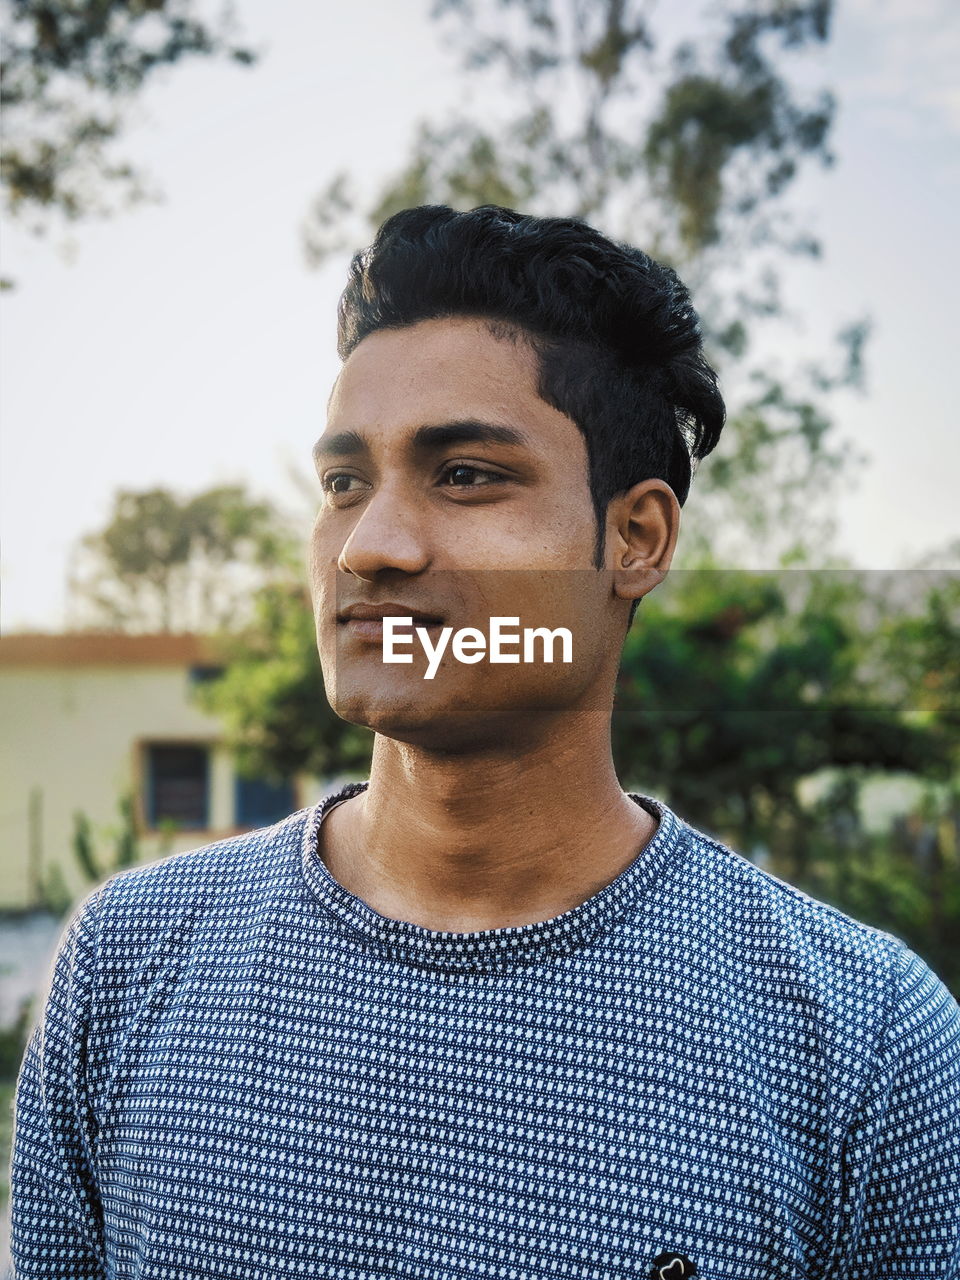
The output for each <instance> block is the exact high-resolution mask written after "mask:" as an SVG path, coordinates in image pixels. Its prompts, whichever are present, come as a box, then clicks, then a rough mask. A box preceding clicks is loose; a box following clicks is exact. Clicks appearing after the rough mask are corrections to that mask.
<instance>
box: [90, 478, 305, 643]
mask: <svg viewBox="0 0 960 1280" xmlns="http://www.w3.org/2000/svg"><path fill="white" fill-rule="evenodd" d="M299 566H300V552H299V542H298V538H297V535H296V534H295V533H294V532H293V530H292V529H290V528H288V527H287V524H286V522H285V520H284V519H283V518H282V517H281V516H280V514H279V513H278V512H277V511H276V510H275V509H274V508H273V507H272V506H271V505H270V504H269V503H266V502H257V501H254V500H252V499H251V498H249V497H248V495H247V494H246V492H245V490H244V488H243V486H241V485H221V486H218V487H215V488H213V489H209V490H206V491H205V492H202V493H199V494H197V495H195V496H194V497H192V498H185V499H182V500H181V499H180V498H178V497H177V496H176V495H175V494H173V493H171V492H170V491H169V490H167V489H150V490H146V491H143V492H135V491H132V490H121V491H120V492H119V493H118V494H117V495H116V498H115V502H114V510H113V515H112V517H111V520H110V523H109V524H108V525H107V526H106V528H105V529H103V530H101V531H99V532H97V533H93V534H89V535H87V536H86V537H85V538H84V539H83V540H82V542H81V544H80V546H79V548H78V552H77V559H76V563H75V566H74V571H73V575H72V580H71V606H72V609H73V611H74V613H75V614H76V615H78V616H79V617H80V618H82V619H83V620H84V623H85V625H102V626H107V627H112V628H118V629H121V630H126V631H138V630H146V631H199V632H211V631H216V630H219V629H226V630H236V629H237V628H238V627H239V626H241V625H243V623H244V622H246V621H248V620H249V618H250V604H249V601H250V598H251V595H252V592H253V590H254V589H255V588H256V587H257V586H259V585H262V584H263V583H264V582H267V581H270V580H273V579H276V578H280V579H287V578H289V577H290V576H291V574H292V573H294V572H295V571H297V570H299Z"/></svg>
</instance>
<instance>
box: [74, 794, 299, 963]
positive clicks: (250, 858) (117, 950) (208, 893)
mask: <svg viewBox="0 0 960 1280" xmlns="http://www.w3.org/2000/svg"><path fill="white" fill-rule="evenodd" d="M312 813H313V809H312V808H305V809H300V810H297V811H296V812H295V813H292V814H290V815H289V816H288V817H286V818H284V819H282V820H281V821H280V822H276V823H274V824H273V825H272V826H269V827H261V828H258V829H257V830H254V831H246V832H242V833H240V834H238V835H235V836H231V837H228V838H227V839H224V840H218V841H214V842H212V843H210V844H207V845H203V846H201V847H199V848H197V849H191V850H189V851H186V852H183V853H176V854H171V855H169V856H167V857H165V858H160V859H158V860H156V861H154V862H150V863H145V864H144V865H142V866H137V867H131V868H128V869H127V870H124V871H120V872H117V873H116V874H115V875H113V876H111V877H110V878H109V879H108V880H107V881H105V882H104V884H102V885H101V886H100V887H99V888H98V889H97V890H96V891H95V892H94V893H92V894H91V895H90V896H89V897H88V898H87V899H86V900H85V901H84V902H83V903H82V904H81V905H80V907H79V908H78V910H77V913H76V917H75V918H76V919H77V920H78V921H82V922H83V928H84V930H85V932H86V933H87V935H88V936H91V937H92V939H93V943H94V945H95V946H96V949H97V951H98V953H99V956H100V958H101V959H103V958H104V957H107V958H109V956H110V955H111V954H112V955H114V956H117V955H120V954H122V955H126V956H130V955H133V954H136V953H138V952H139V953H142V952H143V951H144V950H145V949H146V948H148V947H149V946H150V944H151V941H152V940H155V939H158V938H163V939H165V940H167V941H168V942H169V941H171V940H173V939H176V938H179V939H181V940H183V939H186V938H187V937H189V936H197V935H198V934H205V933H209V932H211V931H214V932H215V931H216V930H217V929H223V928H225V927H226V928H232V929H242V928H243V927H244V925H245V923H247V922H249V920H250V919H251V918H252V917H254V916H256V915H257V913H258V912H260V913H262V911H263V909H264V904H265V903H267V902H270V901H273V900H274V899H277V898H282V897H283V896H284V893H285V892H288V891H290V890H291V889H295V888H296V886H297V885H298V884H299V882H300V860H301V856H302V848H303V839H304V834H305V830H306V827H307V824H308V822H309V819H310V816H311V814H312Z"/></svg>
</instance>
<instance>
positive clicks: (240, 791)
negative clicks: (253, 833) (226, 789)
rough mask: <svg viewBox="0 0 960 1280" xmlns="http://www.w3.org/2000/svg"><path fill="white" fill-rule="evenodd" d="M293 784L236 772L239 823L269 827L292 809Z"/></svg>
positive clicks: (235, 802) (245, 825)
mask: <svg viewBox="0 0 960 1280" xmlns="http://www.w3.org/2000/svg"><path fill="white" fill-rule="evenodd" d="M295 807H296V805H295V801H294V796H293V784H292V783H291V782H289V781H285V782H281V783H273V782H265V781H264V780H263V779H262V778H241V777H240V776H239V775H238V776H237V781H236V789H235V792H234V814H235V815H236V818H235V821H236V824H237V826H238V827H269V826H272V825H273V823H274V822H279V821H280V819H281V818H286V817H287V815H288V814H291V813H293V810H294V808H295Z"/></svg>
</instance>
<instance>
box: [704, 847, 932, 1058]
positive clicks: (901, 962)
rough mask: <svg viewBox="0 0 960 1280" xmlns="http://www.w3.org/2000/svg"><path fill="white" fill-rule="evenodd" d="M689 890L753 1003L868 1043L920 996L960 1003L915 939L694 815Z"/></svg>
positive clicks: (719, 963) (732, 978) (712, 953)
mask: <svg viewBox="0 0 960 1280" xmlns="http://www.w3.org/2000/svg"><path fill="white" fill-rule="evenodd" d="M683 828H684V834H685V837H686V844H687V850H686V854H687V856H686V857H685V858H684V859H683V860H682V863H681V865H682V867H683V892H684V893H685V894H686V895H687V898H686V908H687V910H688V912H689V913H690V915H691V917H692V920H691V923H692V924H694V926H695V927H696V928H698V929H699V930H700V931H701V933H702V935H704V936H706V938H707V939H708V942H707V945H706V947H705V948H704V950H703V955H704V962H705V963H707V964H709V965H711V966H715V967H716V969H717V971H718V972H720V973H721V974H722V975H723V976H724V978H725V979H726V980H727V982H728V983H729V984H730V985H731V986H732V987H735V989H736V991H737V993H738V998H739V999H740V1000H741V1001H742V1002H743V1003H744V1004H746V1005H751V1004H752V1005H754V1006H755V1007H759V1006H761V1005H763V1006H767V1007H769V1006H773V1007H774V1008H775V1009H776V1010H777V1011H778V1013H780V1014H785V1013H787V1012H788V1011H790V1010H792V1011H793V1012H795V1013H797V1014H798V1016H803V1018H804V1020H805V1021H806V1020H807V1018H812V1019H814V1020H815V1021H816V1023H817V1024H818V1027H819V1029H820V1031H821V1032H822V1033H823V1034H824V1035H826V1036H828V1037H829V1038H830V1039H834V1038H836V1039H839V1040H846V1041H848V1042H851V1041H855V1040H857V1039H858V1038H859V1037H863V1041H862V1042H861V1048H862V1049H864V1050H866V1049H867V1046H868V1044H870V1043H871V1042H872V1043H873V1044H874V1045H877V1042H878V1040H879V1039H880V1038H881V1037H882V1036H883V1034H884V1032H885V1030H888V1029H889V1028H890V1026H891V1024H894V1023H896V1022H897V1021H898V1020H902V1019H903V1018H904V1017H907V1016H908V1011H909V1009H910V1007H911V1002H916V1001H918V1000H921V1001H922V1000H926V999H929V998H930V997H931V995H933V994H934V992H935V995H936V999H937V1000H938V1001H939V1002H940V1003H941V1005H944V1006H946V1007H949V1005H950V1004H951V1003H952V1004H953V1007H954V1009H955V1008H956V1002H955V1001H953V1000H952V997H951V996H950V995H949V993H948V992H947V990H946V988H945V987H944V985H943V983H942V982H941V981H940V979H939V978H938V977H937V976H936V974H935V973H933V971H932V970H931V969H930V968H929V966H928V965H927V964H926V962H925V961H923V960H922V959H921V958H920V957H919V956H917V955H916V954H915V953H914V952H913V951H912V950H911V949H910V948H909V947H908V946H907V944H906V943H905V942H904V941H903V940H902V939H901V938H899V937H897V936H896V935H894V934H892V933H889V932H887V931H886V930H884V929H880V928H877V927H875V926H873V925H869V924H867V923H865V922H863V921H861V920H857V919H856V918H854V917H853V916H851V915H849V914H847V913H846V912H844V911H841V910H840V909H838V908H837V907H834V906H832V905H830V904H829V903H827V902H822V901H820V900H819V899H817V898H814V897H812V896H811V895H809V894H807V893H805V892H804V891H803V890H802V889H799V888H797V887H796V886H795V885H792V884H789V883H788V882H787V881H785V880H782V879H780V878H779V877H778V876H775V875H773V874H772V873H771V872H769V871H767V870H766V869H765V868H762V867H758V866H756V865H755V864H754V863H752V862H750V861H749V860H748V859H747V858H745V857H744V856H743V855H742V854H740V853H738V852H736V851H735V850H733V849H731V848H729V847H728V846H727V845H725V844H723V843H721V842H720V841H719V840H716V839H714V838H713V837H711V836H709V835H707V834H706V833H704V832H702V831H699V830H697V829H696V828H695V827H692V826H690V825H689V824H686V823H684V824H683Z"/></svg>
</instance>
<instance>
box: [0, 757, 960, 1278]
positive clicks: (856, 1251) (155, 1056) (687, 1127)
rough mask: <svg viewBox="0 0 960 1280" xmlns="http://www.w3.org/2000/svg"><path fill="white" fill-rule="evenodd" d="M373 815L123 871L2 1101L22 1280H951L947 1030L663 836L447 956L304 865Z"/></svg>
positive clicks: (957, 1012)
mask: <svg viewBox="0 0 960 1280" xmlns="http://www.w3.org/2000/svg"><path fill="white" fill-rule="evenodd" d="M367 785H369V784H368V783H365V782H364V783H351V784H349V785H348V786H346V787H344V788H342V789H341V790H340V791H338V792H336V793H335V794H333V795H331V796H329V797H328V798H327V799H326V800H325V801H323V802H322V803H321V804H320V805H317V806H316V807H312V808H308V809H303V810H301V811H299V812H297V813H294V814H291V815H290V816H289V817H288V818H286V819H285V820H284V821H282V822H280V823H277V824H276V825H275V826H272V827H269V828H264V829H262V830H259V831H253V832H250V833H247V834H243V835H239V836H235V837H233V838H231V839H227V840H223V841H220V842H218V843H215V844H211V845H208V846H206V847H205V848H202V849H198V850H196V851H193V852H190V853H183V854H177V855H174V856H172V857H168V858H166V859H164V860H161V861H159V862H155V863H153V864H150V865H147V866H143V867H137V868H134V869H132V870H128V871H124V872H122V873H120V874H118V875H116V876H114V877H113V878H112V879H110V880H108V881H107V882H106V883H105V885H103V886H102V887H101V888H100V889H98V890H97V891H96V892H95V893H93V894H91V895H90V896H89V897H88V898H87V899H86V901H85V902H84V903H83V904H82V905H81V906H80V908H78V910H77V912H76V914H75V915H74V917H73V919H72V921H71V923H70V925H69V927H68V928H67V929H66V931H65V933H64V936H63V939H62V942H61V945H60V949H59V952H58V955H57V959H56V964H55V969H54V972H53V976H52V981H51V986H50V991H49V996H48V998H47V1001H46V1005H45V1007H44V1008H43V1010H42V1013H41V1014H40V1016H39V1022H38V1025H37V1027H36V1029H35V1031H34V1034H33V1036H32V1038H31V1040H30V1044H29V1047H28V1050H27V1053H26V1056H25V1058H24V1063H23V1067H22V1070H21V1073H20V1079H19V1083H18V1090H17V1098H16V1136H15V1146H14V1157H13V1166H12V1238H13V1244H12V1248H13V1256H14V1261H15V1264H16V1266H17V1275H18V1277H21V1278H22V1280H28V1277H36V1276H42V1277H47V1278H50V1280H54V1278H55V1280H79V1278H80V1277H91V1278H92V1277H98V1278H101V1280H102V1278H103V1277H108V1278H109V1280H134V1278H136V1280H160V1278H161V1277H162V1278H163V1280H195V1278H198V1277H222V1278H223V1280H279V1278H281V1277H311V1278H314V1277H324V1278H327V1277H329V1280H373V1278H374V1277H386V1276H391V1277H401V1276H402V1277H411V1278H413V1277H417V1278H418V1280H465V1278H466V1277H471V1278H472V1277H477V1278H478V1280H480V1278H482V1280H547V1277H550V1278H551V1280H554V1278H565V1280H587V1278H589V1280H627V1278H628V1277H629V1278H630V1280H637V1277H650V1278H651V1280H685V1278H686V1277H688V1276H694V1275H695V1276H697V1277H699V1278H700V1280H826V1278H828V1277H843V1278H844V1280H901V1278H902V1280H908V1278H909V1280H916V1278H917V1277H919V1276H925V1277H926V1276H929V1277H936V1278H937V1280H949V1278H950V1277H953V1278H954V1280H956V1278H957V1277H958V1276H960V1139H958V1135H960V1008H958V1006H957V1003H956V1001H955V1000H954V999H953V998H952V996H951V995H950V994H949V992H948V991H947V989H946V988H945V986H944V985H943V983H942V982H941V981H940V980H939V978H938V977H937V976H936V975H935V974H934V973H933V972H932V971H931V970H930V968H929V967H928V966H927V965H926V964H925V963H924V962H923V961H922V960H921V959H920V958H919V957H918V956H916V955H915V954H914V953H913V952H912V951H910V950H909V949H908V948H907V947H906V946H905V944H904V943H903V942H902V941H900V940H899V939H897V938H896V937H894V936H892V935H890V934H888V933H883V932H881V931H879V930H877V929H874V928H870V927H868V926H866V925H863V924H860V923H858V922H856V921H855V920H852V919H850V918H849V917H848V916H846V915H844V914H842V913H841V912H839V911H837V910H835V909H834V908H832V907H829V906H826V905H825V904H823V903H820V902H817V901H815V900H814V899H812V898H810V897H808V896H806V895H805V894H803V893H801V892H800V891H799V890H797V889H795V888H792V887H791V886H790V885H788V884H785V883H784V882H782V881H781V880H779V879H777V878H775V877H774V876H772V875H770V874H769V873H767V872H766V871H763V870H762V869H760V868H758V867H756V866H754V865H752V864H751V863H750V862H748V861H747V860H746V859H745V858H743V857H741V856H740V855H739V854H737V853H734V852H732V851H731V850H730V849H728V848H726V847H725V846H723V845H722V844H719V843H718V842H717V841H715V840H712V839H710V838H709V837H707V836H706V835H704V834H702V833H701V832H699V831H697V830H695V829H694V828H693V827H691V826H689V825H688V824H686V823H685V822H684V821H682V820H681V819H680V818H679V817H678V816H677V815H676V814H675V813H674V812H672V811H671V809H670V808H668V807H667V806H666V805H665V804H663V803H661V802H660V801H658V800H655V799H652V798H650V797H643V796H639V795H632V796H631V798H632V799H633V800H634V801H635V802H636V803H637V804H640V805H642V806H643V807H645V808H646V809H648V810H649V811H650V812H651V813H653V814H654V815H655V816H657V817H658V818H659V827H658V829H657V831H656V833H655V835H654V837H653V839H652V841H651V842H650V843H649V844H648V845H647V847H646V848H645V849H643V850H642V852H641V853H640V854H638V856H637V858H636V859H635V860H634V861H633V862H632V863H631V865H630V866H628V867H627V868H626V869H625V870H624V871H623V872H622V873H621V874H620V875H618V876H617V877H616V879H614V880H613V881H612V882H611V883H609V884H608V885H606V886H605V887H604V888H603V889H601V890H600V891H599V892H598V893H596V894H595V895H594V896H593V897H591V898H589V899H588V900H587V901H585V902H583V903H581V904H580V905H579V906H577V907H575V908H573V909H572V910H569V911H566V912H564V913H563V914H562V915H559V916H555V917H553V918H552V919H549V920H545V921H542V922H540V923H534V924H525V925H522V926H519V927H510V928H502V929H488V930H484V931H479V932H474V933H450V932H438V931H433V930H430V929H427V928H424V927H422V926H420V925H416V924H412V923H410V922H407V921H403V920H394V919H389V918H387V917H385V916H381V915H380V914H378V913H377V912H376V911H374V910H373V909H372V908H371V907H369V906H368V905H367V904H366V903H365V902H363V901H362V900H360V899H359V898H357V897H356V896H354V895H353V894H352V893H350V892H349V891H348V890H347V889H345V888H344V887H343V886H342V885H340V884H339V883H338V882H337V881H336V880H334V879H333V877H332V875H331V874H330V872H329V871H328V869H327V868H326V866H325V865H324V864H323V863H322V862H321V861H320V858H319V856H318V852H317V848H318V841H317V832H318V827H319V824H320V822H321V820H322V819H323V817H324V816H325V814H326V813H327V812H329V810H330V808H331V807H332V806H333V805H334V804H336V803H339V802H341V801H343V800H346V799H349V798H350V797H351V796H353V795H355V794H357V793H358V792H359V791H361V790H362V789H363V788H364V787H366V786H367Z"/></svg>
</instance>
